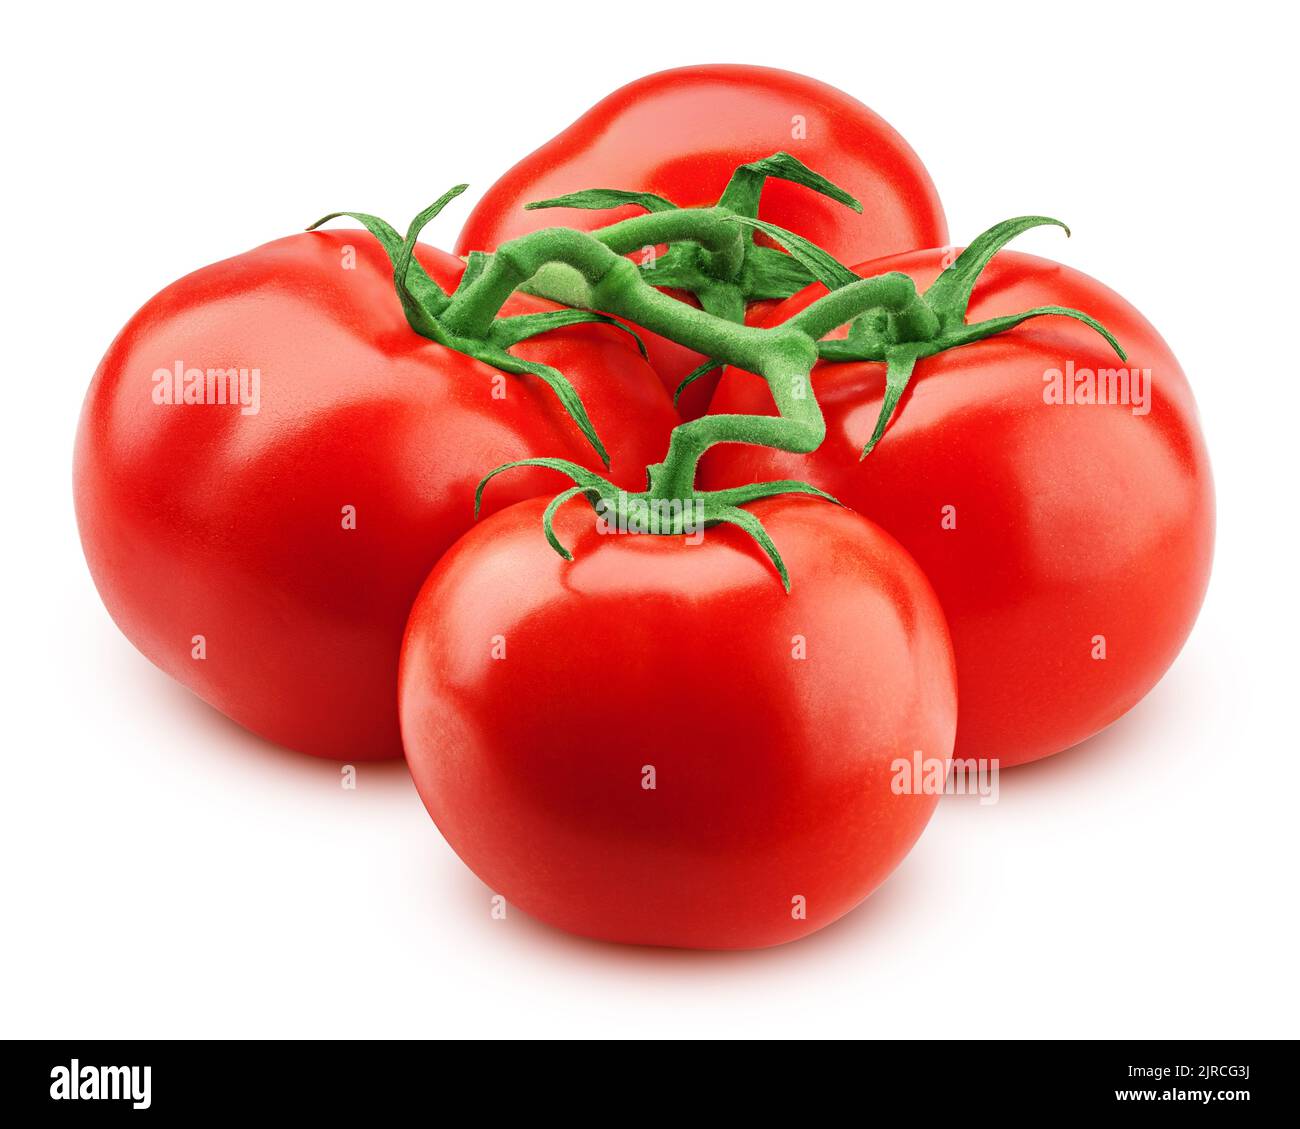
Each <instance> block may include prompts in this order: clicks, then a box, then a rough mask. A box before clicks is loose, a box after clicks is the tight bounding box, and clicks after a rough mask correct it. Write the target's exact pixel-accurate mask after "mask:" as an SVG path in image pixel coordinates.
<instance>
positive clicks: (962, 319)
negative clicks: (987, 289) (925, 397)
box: [692, 216, 1127, 459]
mask: <svg viewBox="0 0 1300 1129" xmlns="http://www.w3.org/2000/svg"><path fill="white" fill-rule="evenodd" d="M1049 225H1052V226H1056V227H1060V228H1062V229H1063V230H1064V231H1065V233H1066V235H1069V234H1070V229H1069V228H1068V227H1066V226H1065V224H1063V223H1062V222H1061V221H1060V220H1055V219H1051V218H1050V217H1048V216H1019V217H1017V218H1016V219H1010V220H1006V221H1005V222H1003V223H1000V224H997V225H995V226H994V227H991V228H989V230H988V231H986V232H984V233H983V234H982V235H980V236H979V237H978V238H977V239H976V240H975V241H974V242H973V243H971V245H970V246H969V247H967V248H966V250H964V251H963V252H962V253H961V254H960V255H959V256H958V257H957V259H956V261H955V262H954V263H953V264H952V265H951V266H950V267H948V268H947V269H946V270H945V271H944V272H943V273H942V274H941V275H940V276H939V277H938V278H937V279H935V281H934V282H933V284H932V285H931V286H930V288H929V289H928V290H927V291H926V292H925V293H924V294H922V295H921V296H920V301H919V304H918V305H917V306H916V307H914V308H912V309H911V310H909V311H906V312H905V313H903V314H901V315H885V316H882V315H881V314H880V312H879V311H873V312H871V313H869V314H866V315H863V316H862V317H859V318H858V319H856V320H855V321H853V322H852V323H851V324H850V326H849V333H848V336H847V337H846V338H844V339H843V340H837V341H821V342H819V343H818V352H819V353H820V355H821V357H822V359H823V360H828V361H883V362H884V363H885V366H886V368H885V396H884V400H883V402H882V403H881V406H880V415H879V416H878V417H877V419H876V426H875V429H874V430H873V431H872V434H871V438H870V439H869V440H868V441H867V444H866V446H865V447H864V448H863V449H862V456H861V457H862V458H864V459H865V458H866V457H867V455H869V454H870V453H871V451H872V449H873V448H874V447H875V446H876V444H877V443H879V442H880V440H881V438H882V437H883V435H884V434H885V428H886V427H888V425H889V421H890V419H891V418H892V417H893V414H894V410H895V408H897V406H898V401H899V400H900V399H901V398H902V395H903V393H904V391H906V389H907V386H908V383H909V382H910V380H911V378H912V372H913V370H914V369H915V367H916V363H917V361H919V360H921V359H922V358H924V357H933V356H934V355H935V354H937V353H942V352H944V351H945V350H947V349H955V348H958V347H960V346H962V345H969V344H971V343H972V342H975V341H983V340H984V339H985V338H988V337H992V336H994V335H996V334H999V333H1004V332H1006V331H1007V330H1009V329H1014V328H1015V327H1016V326H1018V325H1020V324H1021V323H1022V322H1025V321H1028V320H1029V319H1030V318H1037V317H1048V316H1052V317H1067V318H1073V319H1074V320H1075V321H1078V322H1082V323H1083V324H1084V325H1086V326H1088V327H1089V328H1091V329H1094V330H1096V332H1097V333H1099V334H1100V335H1101V336H1102V337H1104V338H1105V339H1106V342H1107V343H1108V344H1109V345H1110V347H1111V348H1112V349H1114V350H1115V352H1116V354H1117V355H1118V356H1119V358H1120V360H1127V356H1126V355H1125V353H1124V350H1123V348H1122V347H1121V346H1120V343H1119V342H1118V341H1117V340H1116V339H1115V337H1114V335H1113V334H1112V333H1111V332H1110V330H1108V329H1107V328H1106V327H1105V326H1104V325H1102V324H1101V322H1099V321H1097V319H1096V318H1093V317H1091V316H1090V315H1088V314H1086V313H1084V312H1083V311H1082V310H1074V309H1070V308H1069V307H1066V306H1038V307H1035V308H1034V309H1031V310H1025V311H1024V312H1023V313H1019V314H1010V315H1008V316H1006V317H999V318H991V319H989V320H988V321H982V322H976V323H975V324H974V325H969V324H967V322H966V312H967V309H968V308H969V306H970V299H971V293H972V292H973V290H974V288H975V283H976V282H977V281H978V280H979V277H980V275H981V274H982V273H983V271H984V268H985V267H987V266H988V265H989V263H990V262H991V261H992V259H993V256H994V255H996V254H997V252H998V251H1000V250H1001V249H1002V248H1003V247H1005V246H1006V245H1007V244H1008V243H1009V242H1011V240H1012V239H1014V238H1015V237H1016V236H1017V235H1020V234H1021V233H1023V232H1026V231H1029V230H1030V229H1031V228H1035V227H1044V226H1049ZM823 281H824V280H823ZM850 281H851V280H845V281H844V282H841V284H840V285H842V286H843V285H849V284H850ZM828 285H829V284H828ZM692 375H693V374H692Z"/></svg>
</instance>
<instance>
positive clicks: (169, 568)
mask: <svg viewBox="0 0 1300 1129" xmlns="http://www.w3.org/2000/svg"><path fill="white" fill-rule="evenodd" d="M348 247H352V248H354V249H355V255H356V265H355V269H343V265H344V261H345V260H344V255H345V251H346V248H348ZM419 258H420V261H421V262H422V263H423V264H424V265H425V267H426V268H427V269H428V270H429V271H430V273H431V274H433V275H434V277H435V278H436V279H437V280H438V281H439V282H440V283H441V284H443V285H444V286H445V287H448V288H450V287H452V286H454V284H455V281H456V279H457V278H458V277H459V274H460V272H461V270H462V269H463V265H462V264H461V263H460V261H459V260H458V259H456V258H454V257H453V256H450V255H446V254H444V253H442V252H438V251H434V250H432V249H430V248H421V249H420V251H419ZM545 308H550V307H549V306H548V304H546V303H541V302H537V301H535V300H532V299H524V298H522V297H520V298H517V299H515V300H512V303H511V304H510V305H509V306H508V307H507V311H506V312H508V313H523V312H528V311H530V310H538V309H545ZM515 351H516V352H517V354H518V355H520V356H523V357H527V358H529V359H533V360H539V361H545V362H547V363H550V364H553V365H555V366H556V367H558V368H559V369H560V370H561V371H563V372H565V373H566V374H567V375H568V376H569V377H570V379H571V380H572V381H573V383H574V385H575V387H576V388H577V389H578V392H579V394H580V395H581V396H582V397H583V399H584V401H585V403H586V405H587V408H588V410H589V412H590V415H591V417H592V420H593V422H594V424H595V427H596V429H597V432H598V433H599V434H600V435H601V436H602V438H603V439H604V440H605V442H606V444H607V446H608V447H609V449H610V451H611V454H612V456H613V470H612V475H613V477H614V478H615V479H616V480H618V481H619V482H620V483H622V484H626V485H628V486H630V487H633V488H640V487H641V486H643V485H644V481H645V471H644V468H645V465H646V464H647V463H648V462H652V461H654V460H656V459H658V458H660V457H661V456H662V454H663V452H664V450H665V447H666V444H667V435H668V432H669V430H670V429H671V428H672V426H673V425H674V423H675V421H676V417H675V415H674V413H673V412H672V410H671V406H670V404H669V403H668V399H667V397H666V396H665V394H664V392H663V388H662V386H661V385H660V383H659V381H658V378H657V377H656V376H655V374H654V372H653V371H652V370H651V368H650V366H649V365H648V364H646V363H645V361H644V360H642V359H641V357H640V356H639V355H638V354H637V352H636V350H635V346H634V345H633V344H632V343H631V341H630V339H629V338H628V337H627V335H626V334H623V333H620V332H619V331H618V330H615V329H612V328H609V327H604V326H580V327H576V328H573V329H569V330H564V331H560V332H555V333H551V334H547V335H546V336H545V337H544V338H538V339H535V340H534V341H531V342H526V343H524V344H522V345H520V346H517V347H516V350H515ZM177 360H181V361H183V362H184V363H185V365H186V366H193V367H197V368H203V369H207V368H209V367H220V368H225V367H228V366H229V367H233V366H243V367H247V368H249V369H251V368H253V367H257V368H258V369H259V370H260V372H261V374H262V377H261V400H260V410H259V411H258V412H257V413H256V414H248V415H244V414H241V412H240V409H239V408H238V407H237V406H230V405H221V404H202V405H194V404H189V405H181V406H168V405H160V404H156V403H154V402H153V399H152V395H151V394H152V392H153V389H154V387H155V385H154V382H153V373H154V371H155V370H156V369H158V368H159V367H162V368H171V367H172V366H173V365H174V363H175V362H176V361H177ZM502 392H504V397H502V395H501V394H502ZM494 393H495V395H494ZM529 455H557V456H561V457H565V458H569V459H573V460H575V461H577V462H580V463H582V464H584V465H586V466H589V467H591V468H592V469H596V470H599V469H600V464H599V459H598V457H597V456H596V454H595V452H594V451H593V450H592V449H591V447H590V446H589V445H588V444H587V442H586V440H585V439H584V438H583V437H582V435H581V433H580V432H579V431H578V429H577V427H576V426H575V425H574V424H573V422H572V421H571V420H570V419H569V418H568V417H567V416H566V415H565V414H564V413H563V411H562V409H561V408H560V407H559V405H558V402H557V401H556V400H555V398H554V396H553V394H552V393H551V392H550V391H549V390H548V389H546V388H545V387H544V386H543V385H542V384H541V383H540V382H539V381H537V380H536V379H535V378H533V377H531V376H527V377H517V376H507V375H504V374H500V373H498V372H497V371H496V370H495V369H491V368H489V367H487V366H485V365H482V364H480V363H479V362H477V361H474V360H471V359H470V358H468V357H465V356H463V355H461V354H459V353H455V352H453V351H451V350H448V349H445V348H443V347H442V346H440V345H437V344H434V343H433V342H431V341H428V340H426V339H425V338H423V337H420V336H418V335H417V334H415V333H414V332H412V331H411V330H410V329H409V328H408V326H407V324H406V321H405V319H404V317H403V315H402V311H401V307H400V305H399V303H398V300H397V296H396V293H395V291H394V288H393V283H392V272H391V268H390V267H389V265H388V260H387V259H386V258H385V256H384V254H383V251H382V250H381V248H380V247H379V244H378V243H377V242H376V241H375V240H374V239H373V238H372V237H371V236H370V235H368V234H367V233H365V232H362V231H355V230H352V231H328V232H313V233H304V234H301V235H294V236H290V237H289V238H287V239H281V240H278V241H277V242H274V243H269V244H267V245H266V246H264V247H259V248H257V249H256V250H254V251H250V252H248V253H247V254H244V255H240V256H237V257H236V258H233V259H228V260H226V261H224V262H221V263H217V264H215V265H213V266H210V267H206V268H204V269H203V270H200V271H198V272H197V273H195V274H192V275H189V276H188V277H186V278H183V279H181V280H180V281H179V282H177V283H175V284H173V285H172V286H169V287H168V288H167V289H166V290H164V291H163V292H162V293H160V294H159V295H157V296H156V297H155V298H153V299H151V300H150V301H149V302H148V303H147V304H146V305H145V307H144V308H143V309H142V310H141V311H140V312H139V313H138V314H137V315H136V316H135V317H134V318H133V319H132V320H131V322H130V323H129V324H128V325H127V327H126V328H125V329H124V330H123V331H122V333H121V334H120V335H119V337H118V339H117V340H116V341H115V342H114V343H113V345H112V346H111V347H110V349H109V351H108V354H107V355H106V356H105V358H104V360H103V362H102V363H101V365H100V367H99V370H98V371H97V372H96V374H95V377H94V381H93V383H92V384H91V387H90V391H89V393H88V395H87V398H86V402H85V407H84V409H83V412H82V418H81V426H80V430H79V432H78V436H77V449H76V465H75V492H76V506H77V520H78V525H79V527H80V531H81V538H82V544H83V546H84V548H85V552H86V559H87V561H88V563H89V565H90V570H91V573H92V575H93V576H94V579H95V583H96V585H97V586H98V588H99V592H100V595H101V596H102V597H103V600H104V603H105V604H106V605H107V607H108V610H109V612H110V613H111V614H112V616H113V618H114V620H115V621H116V622H117V624H118V626H119V627H121V629H122V631H123V632H124V633H125V634H126V635H127V637H128V638H129V639H130V640H131V641H132V642H133V643H134V644H135V645H136V646H137V647H138V648H139V649H140V650H141V651H142V652H143V653H144V654H145V655H146V656H147V657H148V658H149V659H150V660H152V661H153V662H154V663H156V664H157V665H158V666H159V667H161V668H162V669H163V670H165V671H166V672H167V673H168V674H170V675H172V676H173V677H174V678H176V679H177V680H179V681H180V682H182V683H184V684H185V685H186V686H188V687H189V688H190V689H191V690H193V691H194V692H195V693H196V694H198V695H199V696H200V697H201V698H203V699H204V700H206V701H207V702H209V703H211V704H212V705H213V706H215V707H216V708H217V709H219V710H221V712H223V713H225V714H227V715H228V716H230V717H231V718H233V719H234V720H235V721H237V722H239V723H240V724H241V725H244V726H246V727H247V728H249V729H251V730H253V731H254V732H256V733H259V734H261V735H262V736H264V737H267V738H269V739H270V740H272V741H275V742H278V743H280V744H283V745H287V746H289V747H290V748H294V749H299V750H302V751H304V752H308V753H312V754H315V755H318V756H326V757H336V758H340V759H346V760H371V759H377V758H383V757H397V756H400V755H401V745H400V740H399V734H398V725H397V710H396V705H395V703H396V691H397V658H398V651H399V647H400V642H401V636H402V630H403V627H404V625H405V622H406V616H407V613H408V612H409V610H410V605H411V601H412V600H413V599H414V597H415V594H416V592H417V591H418V590H419V587H420V584H421V583H422V582H423V580H424V578H425V577H426V576H427V575H428V572H429V569H430V568H431V567H432V565H433V563H434V562H435V561H436V560H437V559H438V556H439V555H440V554H441V553H442V552H443V551H444V550H445V549H446V548H447V547H448V546H449V545H451V544H452V543H453V542H454V541H455V540H456V539H457V538H458V537H459V536H460V535H461V534H462V533H464V532H465V531H466V530H467V529H469V528H470V526H471V525H472V524H473V496H474V487H475V484H476V483H477V482H478V480H479V479H480V478H481V477H482V475H483V474H484V473H485V472H486V471H488V470H490V469H491V468H492V467H494V466H497V465H498V464H500V463H502V462H505V461H507V460H511V459H518V458H522V457H525V456H529ZM552 478H553V476H552V475H550V474H548V473H546V472H543V471H536V472H522V473H520V474H519V475H518V476H513V475H512V476H510V478H509V480H508V481H503V482H502V484H501V486H502V489H501V490H500V491H497V492H494V494H493V496H492V498H491V499H490V505H492V506H503V505H507V504H509V503H510V502H513V501H517V500H519V499H521V498H527V497H531V496H533V495H535V494H539V493H543V492H550V491H551V489H552V481H551V480H552ZM345 506H352V507H355V514H356V518H355V528H354V529H346V528H344V511H343V507H345ZM195 635H203V636H204V637H205V639H206V658H204V659H201V660H200V659H195V658H194V657H192V648H193V643H192V638H193V637H194V636H195Z"/></svg>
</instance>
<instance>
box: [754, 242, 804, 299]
mask: <svg viewBox="0 0 1300 1129" xmlns="http://www.w3.org/2000/svg"><path fill="white" fill-rule="evenodd" d="M813 281H814V276H813V274H812V272H811V271H809V270H808V268H807V267H805V266H804V265H803V264H802V263H800V262H799V260H798V259H796V258H795V257H794V256H793V255H787V254H784V253H783V252H781V251H778V250H777V249H776V248H775V247H751V248H750V250H749V253H748V255H747V256H746V258H745V266H744V268H743V272H742V274H741V287H742V288H743V289H744V291H745V297H746V298H748V299H749V301H751V302H765V301H770V300H776V301H784V300H785V299H786V298H789V297H790V296H791V295H794V294H798V293H799V291H800V290H802V289H803V288H804V287H805V286H807V285H808V284H809V283H810V282H813Z"/></svg>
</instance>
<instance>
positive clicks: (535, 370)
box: [470, 346, 609, 466]
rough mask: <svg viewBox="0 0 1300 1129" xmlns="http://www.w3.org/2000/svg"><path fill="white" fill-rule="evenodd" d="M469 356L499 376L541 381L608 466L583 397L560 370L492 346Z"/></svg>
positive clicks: (604, 452)
mask: <svg viewBox="0 0 1300 1129" xmlns="http://www.w3.org/2000/svg"><path fill="white" fill-rule="evenodd" d="M470 355H471V356H473V357H474V358H476V359H477V360H480V361H483V362H484V363H486V364H489V365H492V366H494V367H495V368H499V369H500V370H501V371H502V372H508V373H511V374H512V375H514V376H522V375H523V374H524V373H529V374H531V375H532V376H536V377H538V378H539V379H541V380H542V381H543V382H544V383H545V384H546V386H547V387H548V388H549V389H550V390H551V391H552V392H554V393H555V395H556V398H557V399H558V400H559V401H560V403H561V404H562V405H563V406H564V410H565V411H566V412H568V413H569V415H570V416H571V417H572V419H573V422H574V423H576V424H577V425H578V430H579V431H581V432H582V434H583V435H585V436H586V437H587V442H588V443H590V444H591V446H592V448H593V449H594V450H595V452H596V454H598V455H599V456H600V461H601V462H603V463H604V464H605V465H606V466H609V452H608V451H607V450H606V449H605V444H604V443H602V442H601V441H600V436H598V435H597V434H596V428H595V426H594V425H593V424H592V422H591V417H590V416H589V415H587V408H586V405H585V404H583V402H582V397H581V396H579V395H578V390H577V389H576V388H574V387H573V385H572V384H571V383H570V382H569V378H568V377H567V376H565V375H564V373H562V372H561V371H560V370H559V369H557V368H552V367H551V366H550V365H544V364H542V363H541V362H539V361H526V360H524V359H523V358H522V357H516V356H515V355H514V354H513V353H507V352H506V351H505V349H496V348H492V347H491V346H488V347H485V348H483V349H481V350H476V351H475V352H473V353H471V354H470Z"/></svg>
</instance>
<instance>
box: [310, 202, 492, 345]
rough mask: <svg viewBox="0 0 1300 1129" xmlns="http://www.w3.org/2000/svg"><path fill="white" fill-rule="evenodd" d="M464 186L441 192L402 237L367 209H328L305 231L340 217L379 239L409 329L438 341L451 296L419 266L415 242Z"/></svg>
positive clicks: (412, 222) (443, 339)
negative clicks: (441, 318)
mask: <svg viewBox="0 0 1300 1129" xmlns="http://www.w3.org/2000/svg"><path fill="white" fill-rule="evenodd" d="M468 187H469V185H467V184H458V185H456V187H454V188H452V189H449V190H448V191H447V192H445V193H443V195H442V196H441V197H439V198H438V199H437V200H436V201H434V202H433V203H432V204H430V205H429V206H428V207H427V208H425V209H424V211H422V212H421V213H420V214H419V215H418V216H416V217H415V219H414V220H412V221H411V226H410V227H409V228H408V229H407V233H406V238H405V239H403V238H402V237H401V236H400V235H398V234H397V231H396V230H395V229H394V228H393V227H392V225H391V224H389V223H388V222H387V221H385V220H382V219H380V218H379V217H378V216H372V215H370V214H369V213H367V212H331V213H330V214H329V215H327V216H322V217H321V218H320V219H318V220H317V221H316V222H315V223H314V224H312V225H311V226H310V227H308V228H307V230H308V231H314V230H315V229H316V228H318V227H320V225H321V224H323V223H325V222H326V221H328V220H332V219H339V218H342V217H347V218H348V219H354V220H356V221H357V222H358V223H360V224H361V225H362V226H363V227H364V228H365V229H366V230H367V231H369V232H370V234H371V235H373V236H374V237H375V238H376V239H378V240H379V242H380V244H381V245H382V246H383V248H384V251H385V253H386V254H387V255H388V261H389V262H390V263H391V264H392V266H393V282H394V284H395V285H396V287H397V297H398V300H399V301H400V302H401V303H402V312H403V313H405V314H406V320H407V322H408V323H409V325H410V326H411V328H412V329H413V330H415V332H416V333H418V334H419V335H420V336H421V337H427V338H429V340H431V341H439V342H442V341H445V340H446V335H445V334H444V333H443V332H442V328H441V327H440V326H439V325H438V321H437V318H438V314H440V313H441V312H442V311H443V310H444V309H445V308H446V306H447V303H448V302H450V301H451V299H450V297H449V296H448V295H447V292H446V291H445V290H443V288H442V287H441V286H439V285H438V284H437V283H436V282H434V280H433V279H432V278H430V277H429V273H428V272H427V271H426V270H425V269H424V267H423V266H421V265H420V261H419V260H418V259H417V258H416V257H415V243H416V240H417V239H418V238H419V235H420V232H421V231H423V230H424V228H425V226H426V225H427V224H428V223H429V222H430V221H431V220H432V219H433V218H434V217H435V216H436V215H438V213H439V212H441V211H442V210H443V208H445V207H446V206H447V205H448V204H449V203H451V201H452V200H454V199H455V198H456V197H457V196H459V195H460V194H461V193H462V192H464V191H465V189H466V188H468Z"/></svg>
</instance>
